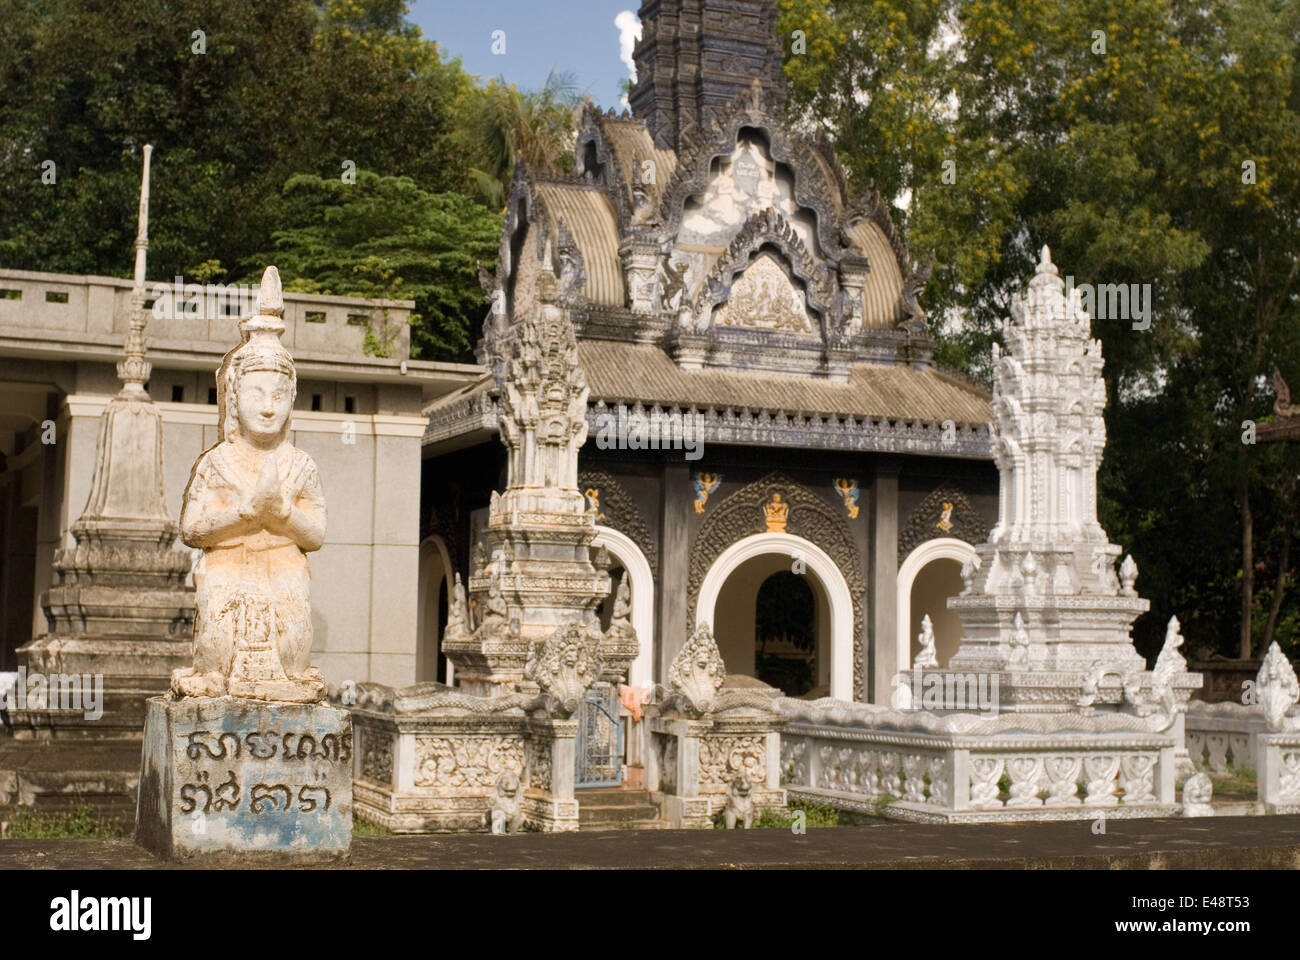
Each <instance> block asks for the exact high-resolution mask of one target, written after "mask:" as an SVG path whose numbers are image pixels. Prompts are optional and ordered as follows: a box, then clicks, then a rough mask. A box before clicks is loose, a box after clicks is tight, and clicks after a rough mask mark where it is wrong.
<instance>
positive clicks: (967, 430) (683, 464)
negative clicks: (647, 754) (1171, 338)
mask: <svg viewBox="0 0 1300 960" xmlns="http://www.w3.org/2000/svg"><path fill="white" fill-rule="evenodd" d="M641 21H642V28H643V32H642V37H641V40H640V41H639V43H638V45H637V47H636V50H635V60H636V66H637V81H636V83H635V84H634V86H633V88H632V91H631V95H630V103H631V105H632V112H631V115H628V114H624V115H622V116H617V115H614V114H613V113H612V112H611V113H600V112H598V111H597V110H595V109H594V108H589V109H588V110H587V111H586V112H585V114H584V115H583V117H582V120H581V125H580V128H579V130H578V132H577V140H576V147H575V172H574V174H573V175H572V176H567V177H557V176H552V175H540V174H536V173H534V172H533V171H530V170H528V169H527V168H525V167H523V166H521V167H520V168H519V169H517V170H516V175H515V179H514V186H513V190H512V192H511V195H510V199H509V207H508V211H507V216H506V222H505V225H504V229H503V232H502V238H501V248H500V259H499V264H498V267H497V271H496V274H495V275H494V276H488V277H485V294H486V296H487V298H488V301H489V303H490V307H489V311H488V315H487V318H486V320H485V323H484V335H483V337H482V340H481V342H480V344H479V360H480V363H481V364H482V367H483V372H482V373H481V374H480V375H479V377H478V378H477V379H476V380H475V381H474V382H472V383H469V384H467V385H465V386H464V387H462V388H460V389H457V390H454V391H452V392H450V393H448V394H446V395H445V396H443V397H440V398H438V399H437V400H435V401H433V403H432V404H430V405H429V406H428V407H427V408H426V412H427V413H428V414H429V422H428V425H427V428H426V430H425V434H424V439H423V451H424V466H423V470H424V472H423V481H422V483H421V511H420V514H421V515H420V551H419V552H420V568H419V584H420V588H419V597H420V613H419V627H418V629H419V638H418V641H417V647H418V650H419V653H418V655H417V667H416V676H415V677H413V678H412V679H413V680H417V681H433V680H443V681H446V682H454V673H455V670H454V666H453V668H452V669H449V665H448V663H447V661H446V659H445V657H444V656H443V655H442V653H441V652H440V646H441V642H442V634H443V630H444V629H445V626H446V623H447V616H448V614H447V610H448V603H449V598H450V597H451V596H452V595H453V591H454V589H455V579H456V577H457V576H459V577H460V579H461V580H462V581H465V582H468V581H469V580H470V578H472V577H474V576H475V575H476V571H479V570H480V569H482V568H483V567H484V565H485V564H490V563H492V562H494V561H495V559H496V558H494V557H493V555H492V552H491V551H492V547H491V544H490V543H488V542H487V541H486V539H485V536H484V534H485V533H486V531H487V528H488V516H489V507H490V502H489V501H490V497H491V492H492V491H493V490H500V489H504V488H505V479H506V476H507V473H508V465H507V449H506V447H505V446H503V444H502V443H501V442H500V439H499V438H498V433H499V428H500V424H501V422H502V412H503V403H504V402H505V399H504V398H503V386H504V384H505V382H506V374H507V370H508V364H509V362H510V358H511V357H512V355H513V353H512V351H513V350H515V349H516V347H515V344H517V342H518V340H519V337H520V328H521V325H522V324H523V323H524V321H525V318H527V317H529V316H532V315H534V314H536V313H537V311H538V310H539V309H540V305H543V304H544V305H546V307H547V309H552V307H558V308H560V309H562V310H563V311H564V312H565V313H566V314H567V318H568V321H569V322H571V323H572V325H573V327H574V329H575V331H576V334H577V351H576V363H577V365H578V366H580V367H581V369H582V371H584V373H585V377H586V384H587V386H588V388H589V394H588V396H587V418H588V430H587V438H586V441H585V443H584V444H583V445H582V447H581V449H580V451H579V457H578V489H579V490H580V491H581V492H582V493H583V494H584V496H585V501H586V507H587V509H588V510H589V511H591V512H593V513H594V514H595V518H596V527H597V536H596V539H595V541H594V542H595V545H596V546H597V547H604V548H605V549H606V550H607V551H608V554H609V556H610V559H611V566H610V575H611V580H612V582H613V583H618V582H619V581H620V579H621V578H622V577H623V575H624V574H626V577H627V581H628V583H629V585H630V594H631V598H630V599H631V608H632V623H633V625H634V627H635V629H636V635H637V638H638V642H639V649H638V651H637V655H636V657H635V659H634V660H633V662H632V664H631V667H630V671H629V676H628V685H629V686H631V687H640V688H646V687H649V686H651V685H653V684H656V683H659V684H662V683H665V682H666V673H667V670H668V667H669V665H670V664H671V663H672V662H673V660H674V658H675V657H676V656H677V654H678V652H679V651H680V650H681V648H682V646H683V645H684V644H685V643H686V641H687V639H688V638H689V637H690V636H691V634H692V632H693V631H694V630H695V629H696V628H697V627H698V626H699V625H702V624H708V625H710V626H711V628H712V630H713V633H714V636H715V637H716V640H717V644H718V647H719V650H720V651H721V654H722V657H723V659H724V661H725V663H726V669H727V672H728V674H729V675H733V676H734V675H740V676H747V677H756V678H757V679H758V680H759V681H762V683H764V684H766V685H768V686H771V687H776V688H777V689H780V690H782V691H783V692H785V693H786V694H788V695H792V696H804V697H818V696H827V695H830V696H834V697H838V698H843V699H846V700H848V699H851V700H858V701H866V702H878V703H887V702H888V700H889V694H890V689H891V681H892V680H893V678H894V677H895V675H896V673H897V672H898V671H899V670H904V669H907V668H908V667H909V666H910V664H911V660H912V657H913V654H914V653H915V652H916V651H917V650H918V649H919V646H918V640H917V637H918V634H920V632H921V623H922V619H923V618H924V617H926V616H929V617H930V619H931V622H932V625H933V633H934V638H935V648H936V656H937V659H938V662H939V665H940V666H945V665H946V663H947V660H948V658H949V657H950V656H951V655H952V654H953V653H954V652H955V650H956V647H957V644H958V641H959V639H960V622H959V621H958V619H957V617H956V615H955V614H954V613H953V612H951V611H949V610H948V608H947V604H946V601H947V599H948V598H949V597H951V596H956V595H957V594H959V593H960V592H961V590H962V586H963V584H962V578H961V569H962V566H963V564H964V563H965V562H966V561H968V560H973V559H974V558H975V549H974V548H975V545H976V544H979V543H982V542H984V541H986V540H987V539H988V536H989V533H990V531H991V529H992V528H993V526H994V524H995V523H996V521H997V510H998V501H997V495H998V480H997V471H996V469H995V467H994V464H993V463H992V449H991V446H990V434H989V428H988V424H989V423H990V422H991V420H992V419H993V411H992V407H991V396H990V394H989V392H988V391H986V390H985V389H983V388H981V387H979V386H978V385H975V384H972V383H970V382H968V381H966V380H964V379H963V378H962V377H960V376H958V375H956V374H954V373H951V372H949V371H945V370H943V369H941V368H940V367H939V366H938V365H937V364H936V363H935V360H934V346H935V344H934V340H933V338H932V337H931V335H930V332H929V329H928V326H927V320H926V315H925V312H924V309H923V308H922V306H921V300H922V293H923V289H924V286H925V283H926V280H927V278H928V276H929V265H928V263H920V264H918V263H916V262H914V260H913V259H912V257H911V256H910V255H909V252H908V250H907V249H906V248H905V246H904V244H903V242H902V240H901V238H900V237H899V234H898V231H897V230H896V228H895V226H894V224H893V222H892V221H891V218H890V213H889V204H888V203H887V201H886V200H885V199H884V198H881V197H880V196H878V195H876V194H875V193H874V192H872V191H871V190H870V189H867V188H861V189H853V188H851V186H850V185H849V184H848V182H847V181H846V177H845V174H844V171H843V170H842V168H841V167H840V165H839V163H838V162H837V160H836V157H835V154H834V152H833V150H832V149H831V147H830V145H829V144H828V143H827V142H826V141H825V140H824V139H813V138H809V137H806V136H803V135H801V134H799V133H798V132H796V131H795V130H794V129H793V126H792V125H791V124H790V123H789V121H788V119H787V117H786V115H785V109H784V102H783V87H782V81H781V78H780V69H781V62H782V56H783V52H782V48H781V43H780V41H779V39H778V38H777V35H776V28H775V5H774V4H773V3H771V2H770V0H727V2H722V0H717V2H703V0H649V2H646V3H645V4H644V5H643V6H642V9H641ZM556 277H558V278H559V279H558V283H557V282H555V279H554V278H556ZM549 362H552V363H554V364H557V365H563V364H564V363H566V362H569V361H568V360H566V358H565V357H563V356H560V355H557V356H555V357H553V358H551V359H550V361H549ZM506 559H507V560H508V559H509V558H506ZM612 605H613V598H612V597H611V598H610V599H608V600H607V601H606V602H605V604H604V606H603V609H602V611H601V617H602V620H603V621H604V622H605V625H606V626H607V625H608V618H609V617H610V615H611V613H612ZM484 615H485V613H484V611H482V610H478V609H476V605H475V604H474V603H471V604H470V609H469V611H468V616H469V620H470V621H471V623H470V625H471V627H472V626H473V625H474V624H475V623H476V622H478V620H480V619H481V618H482V617H483V616H484ZM625 700H632V701H634V700H635V695H634V696H632V697H630V698H629V697H625ZM628 710H629V708H628V706H627V704H626V703H625V704H624V707H623V718H624V719H623V722H624V723H627V722H628ZM626 741H627V742H630V743H633V744H635V743H636V742H637V738H636V737H635V736H629V737H627V738H626Z"/></svg>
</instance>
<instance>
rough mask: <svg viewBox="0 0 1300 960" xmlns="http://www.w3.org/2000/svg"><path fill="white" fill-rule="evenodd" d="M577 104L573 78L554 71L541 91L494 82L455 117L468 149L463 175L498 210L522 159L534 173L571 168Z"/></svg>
mask: <svg viewBox="0 0 1300 960" xmlns="http://www.w3.org/2000/svg"><path fill="white" fill-rule="evenodd" d="M579 102H580V101H579V97H578V93H577V87H576V85H575V83H574V81H573V78H572V76H570V75H569V74H559V73H554V72H552V73H551V74H550V75H549V76H548V77H547V78H546V83H545V84H543V86H542V88H541V89H540V90H535V91H523V90H520V89H519V88H518V87H516V86H515V85H514V84H513V83H511V84H507V83H506V82H505V81H504V80H502V79H494V80H491V81H490V82H489V83H488V85H487V86H486V87H484V88H481V89H479V90H477V91H476V92H474V93H473V94H471V95H470V96H468V97H467V98H465V99H463V100H462V101H461V102H460V114H461V117H462V122H463V123H464V124H465V126H466V129H468V130H470V131H472V137H471V141H472V145H473V146H472V150H473V152H472V153H471V157H470V166H469V171H468V173H469V176H470V178H471V181H472V183H473V185H474V188H475V189H476V191H477V192H478V194H479V196H480V197H482V198H483V199H484V200H485V201H486V202H487V203H488V204H489V205H490V206H492V207H494V208H500V207H503V206H504V205H505V202H506V197H507V196H508V194H509V192H510V181H511V177H513V175H514V170H515V165H516V164H517V163H519V162H521V161H522V162H523V163H524V164H525V165H526V166H527V167H528V169H529V170H531V171H532V172H533V173H536V174H546V173H562V172H568V171H569V170H570V169H572V166H573V141H574V135H575V133H576V117H577V111H578V109H579Z"/></svg>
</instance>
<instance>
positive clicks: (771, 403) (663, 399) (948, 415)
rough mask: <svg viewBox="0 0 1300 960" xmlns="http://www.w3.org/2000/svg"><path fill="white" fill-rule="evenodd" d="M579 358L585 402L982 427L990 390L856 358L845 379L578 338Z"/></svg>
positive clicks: (986, 417)
mask: <svg viewBox="0 0 1300 960" xmlns="http://www.w3.org/2000/svg"><path fill="white" fill-rule="evenodd" d="M578 356H579V358H580V359H581V362H582V366H583V369H584V370H585V371H586V372H587V383H588V385H589V386H590V387H591V399H592V401H596V400H604V401H606V402H607V403H619V402H625V403H628V404H632V403H636V402H637V401H640V402H642V403H644V404H645V405H646V406H649V405H651V404H655V403H658V404H661V405H664V406H682V407H692V406H694V407H700V408H705V407H718V408H722V407H736V408H748V409H750V410H755V411H758V410H770V411H779V410H784V411H787V412H792V413H793V412H799V413H807V414H814V413H817V414H822V415H823V416H828V415H831V414H836V415H839V416H854V417H871V418H885V419H889V420H909V421H912V420H919V421H921V422H923V423H942V422H943V421H944V420H953V421H954V422H955V423H965V424H970V425H982V424H985V423H988V422H989V420H990V419H992V409H991V407H990V395H989V394H988V393H985V392H984V391H982V390H980V389H979V388H977V387H975V386H972V385H968V384H964V383H962V382H960V381H958V380H957V379H956V378H953V377H950V376H947V375H945V374H943V373H941V372H939V371H938V370H936V369H934V368H933V367H929V368H925V369H921V370H917V369H914V368H913V367H911V366H908V365H906V364H899V363H895V364H883V363H859V364H856V365H855V366H854V367H853V369H852V371H851V372H850V374H849V377H848V379H847V380H844V381H832V380H828V379H826V378H824V377H809V376H795V375H788V374H775V373H755V372H753V371H745V370H733V369H727V368H723V367H706V368H704V369H701V370H684V369H682V368H681V367H680V366H678V365H677V364H676V363H674V362H673V360H672V358H671V357H669V356H668V355H667V354H666V353H664V352H663V350H661V349H659V348H658V347H657V346H655V345H654V344H644V343H620V342H617V341H613V340H583V341H580V342H579V343H578Z"/></svg>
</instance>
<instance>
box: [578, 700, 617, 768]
mask: <svg viewBox="0 0 1300 960" xmlns="http://www.w3.org/2000/svg"><path fill="white" fill-rule="evenodd" d="M574 753H575V755H576V757H577V770H576V771H575V775H574V785H575V786H578V787H616V786H618V785H619V784H620V783H622V782H623V724H622V722H621V721H620V719H619V701H618V694H617V693H616V692H615V690H614V687H613V686H612V685H611V684H608V683H597V684H595V685H594V686H592V687H591V688H590V689H588V690H587V692H586V693H585V694H584V695H583V697H582V705H581V706H580V707H579V708H578V743H577V749H576V750H575V751H574Z"/></svg>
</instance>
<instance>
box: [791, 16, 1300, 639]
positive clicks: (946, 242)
mask: <svg viewBox="0 0 1300 960" xmlns="http://www.w3.org/2000/svg"><path fill="white" fill-rule="evenodd" d="M780 5H781V10H782V21H781V24H782V31H783V33H785V35H787V36H788V35H789V33H790V31H793V30H795V29H803V30H805V32H806V35H807V41H808V53H807V54H806V55H805V56H799V55H791V56H789V57H788V58H787V63H786V73H787V76H788V78H789V80H790V83H791V101H792V105H793V106H794V108H795V111H796V114H797V115H799V116H802V117H805V118H806V122H808V123H809V124H810V125H814V126H820V127H822V128H823V129H825V130H827V131H828V132H829V133H830V134H831V135H832V136H833V138H834V140H835V142H836V146H837V147H838V149H839V152H840V156H841V157H842V158H845V160H846V163H847V166H848V172H849V175H850V177H851V179H852V180H853V183H854V185H855V186H856V187H861V186H863V185H865V184H867V183H872V184H875V185H876V186H877V187H878V188H879V189H880V191H881V193H882V194H883V195H884V196H885V198H886V199H889V200H893V201H895V202H896V204H898V205H899V210H898V217H897V219H898V220H899V222H900V224H901V226H902V228H903V229H904V232H905V236H906V237H907V240H908V242H909V245H910V247H911V249H912V250H913V251H914V252H917V253H918V254H919V253H923V252H933V253H934V254H935V255H936V258H937V261H938V263H937V266H936V269H935V273H934V278H933V280H932V281H931V284H930V288H929V289H928V290H927V291H926V294H925V297H924V301H923V302H924V303H925V304H926V306H927V307H928V309H929V310H930V312H931V316H932V319H933V325H934V328H935V331H936V333H937V335H938V336H939V339H940V357H941V359H943V360H944V361H946V362H948V363H952V364H954V365H957V366H960V367H963V368H965V369H966V370H968V371H969V372H972V373H974V374H976V375H980V376H987V374H988V367H987V363H988V344H989V341H990V340H993V339H996V338H997V336H998V332H997V329H996V321H997V320H998V319H999V318H1000V317H1002V316H1005V315H1006V313H1007V309H1008V307H1009V299H1010V296H1011V295H1012V294H1013V293H1015V292H1016V291H1017V290H1018V289H1019V287H1020V286H1021V284H1023V282H1024V281H1025V279H1026V278H1027V277H1028V276H1029V275H1030V274H1031V273H1032V271H1033V263H1034V259H1035V257H1036V254H1037V250H1038V247H1039V246H1040V245H1041V244H1043V243H1048V244H1050V245H1051V247H1052V250H1053V255H1054V256H1053V259H1054V260H1055V261H1056V262H1057V263H1058V264H1060V265H1061V266H1062V268H1063V272H1065V273H1067V274H1071V275H1073V276H1074V277H1075V279H1076V282H1078V283H1093V284H1101V283H1110V284H1131V283H1138V284H1143V283H1149V284H1151V286H1152V291H1153V295H1154V296H1153V302H1152V304H1151V306H1152V311H1151V317H1150V326H1149V328H1147V329H1134V322H1133V318H1132V317H1110V316H1108V317H1100V316H1098V317H1095V318H1094V322H1093V330H1094V333H1095V335H1096V336H1098V337H1099V338H1100V339H1101V340H1102V341H1103V343H1104V347H1105V354H1106V378H1107V386H1108V396H1109V401H1110V402H1109V406H1108V409H1107V429H1108V437H1109V447H1108V451H1107V457H1106V459H1105V461H1104V464H1103V469H1102V475H1101V478H1100V487H1101V494H1102V497H1101V509H1102V518H1103V522H1104V524H1105V525H1106V527H1107V529H1108V531H1109V532H1110V533H1111V534H1112V538H1113V539H1115V540H1117V541H1118V542H1121V543H1124V544H1125V545H1126V546H1127V547H1128V548H1129V549H1131V550H1132V552H1133V553H1134V555H1135V557H1136V558H1137V559H1138V560H1139V563H1140V565H1141V568H1142V574H1143V578H1142V581H1141V584H1140V586H1141V588H1142V590H1143V592H1144V593H1145V594H1146V595H1147V596H1149V597H1150V598H1151V599H1152V607H1153V613H1152V615H1150V616H1147V617H1144V618H1142V620H1140V621H1139V624H1138V628H1137V631H1136V633H1137V636H1138V640H1139V647H1140V648H1141V649H1144V652H1148V653H1150V652H1152V651H1153V648H1154V647H1155V646H1158V643H1159V637H1160V636H1161V635H1162V633H1163V628H1164V621H1165V620H1166V619H1167V618H1168V616H1169V615H1170V614H1171V613H1175V612H1177V613H1178V614H1179V615H1180V617H1182V619H1183V620H1184V622H1185V623H1189V624H1190V627H1189V630H1188V631H1187V633H1188V636H1189V638H1191V640H1192V646H1193V648H1195V646H1197V645H1198V644H1204V645H1206V646H1208V647H1210V648H1215V647H1223V648H1225V649H1227V648H1228V647H1229V646H1231V647H1233V648H1235V649H1236V650H1237V651H1238V652H1241V653H1243V654H1249V653H1250V652H1252V651H1253V650H1254V649H1257V648H1258V647H1257V643H1256V641H1257V640H1260V639H1262V637H1260V636H1258V634H1260V633H1261V632H1262V633H1264V634H1267V635H1268V636H1269V637H1272V636H1277V637H1278V639H1280V640H1282V641H1283V642H1284V644H1286V643H1288V642H1291V641H1293V640H1294V634H1293V633H1287V632H1286V631H1288V630H1291V629H1292V627H1291V625H1292V624H1294V622H1295V619H1296V615H1295V612H1294V605H1293V604H1291V603H1290V602H1289V601H1288V600H1287V599H1286V594H1285V589H1284V588H1285V584H1286V580H1287V571H1286V566H1287V564H1288V563H1289V536H1290V534H1289V524H1288V522H1287V521H1285V520H1284V519H1283V518H1282V517H1281V516H1280V513H1279V509H1278V507H1279V505H1278V502H1277V501H1276V500H1275V499H1274V498H1273V497H1272V496H1269V495H1264V494H1263V492H1264V491H1265V490H1271V489H1274V488H1277V487H1278V486H1280V485H1281V484H1282V483H1283V482H1284V481H1285V480H1286V479H1287V478H1288V477H1289V476H1292V475H1293V474H1294V470H1295V459H1296V458H1295V455H1294V454H1292V453H1291V451H1289V450H1282V449H1276V448H1275V449H1264V448H1260V447H1252V446H1247V445H1243V444H1242V443H1241V434H1242V423H1243V421H1245V420H1251V419H1253V420H1258V419H1260V418H1261V417H1264V416H1265V415H1266V414H1267V409H1268V405H1269V403H1271V399H1272V397H1271V394H1270V392H1269V390H1268V388H1267V384H1266V378H1265V375H1266V374H1268V373H1269V372H1270V371H1271V369H1272V367H1273V366H1274V365H1278V366H1280V367H1282V369H1283V370H1284V371H1286V372H1288V373H1289V375H1290V376H1292V378H1293V379H1300V353H1298V352H1297V349H1298V348H1297V343H1296V331H1297V329H1298V328H1297V324H1296V320H1297V306H1298V303H1297V293H1296V279H1297V278H1296V271H1297V266H1296V264H1297V250H1298V249H1300V243H1298V242H1297V241H1298V240H1300V237H1298V236H1297V229H1298V225H1300V139H1298V136H1300V114H1298V113H1297V107H1298V105H1300V87H1298V85H1297V68H1296V59H1297V58H1296V52H1297V43H1298V40H1300V8H1297V7H1296V5H1295V4H1290V3H1285V2H1282V0H1234V2H1226V0H1216V2H1212V3H1209V4H1205V3H1201V2H1196V0H1067V2H1060V0H969V2H958V0H898V2H886V0H873V2H867V3H864V2H854V3H835V2H832V0H780ZM949 160H951V161H953V164H952V166H951V167H949V168H948V170H950V171H951V172H953V173H955V177H949V178H948V179H947V180H945V177H944V170H945V162H946V161H949ZM1247 161H1249V162H1250V163H1249V164H1248V163H1247ZM1252 171H1253V181H1252V178H1251V172H1252ZM1141 325H1142V324H1141V323H1139V327H1140V326H1141ZM1261 502H1262V503H1263V504H1264V505H1263V506H1262V507H1261V506H1260V504H1261ZM1287 506H1289V504H1288V505H1287ZM1257 514H1260V515H1259V516H1257ZM1284 553H1285V554H1286V557H1285V559H1284V557H1283V554H1284ZM1256 574H1260V575H1262V576H1263V577H1264V578H1265V580H1266V582H1267V583H1269V584H1270V586H1269V587H1268V589H1267V590H1266V593H1267V594H1268V595H1267V597H1266V598H1264V597H1260V596H1257V595H1256V593H1255V584H1254V580H1255V577H1256ZM1279 597H1280V598H1281V599H1279ZM1263 603H1267V607H1266V608H1265V607H1263V606H1261V604H1263ZM1234 635H1235V637H1236V641H1235V642H1233V641H1232V639H1231V638H1233V637H1234Z"/></svg>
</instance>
